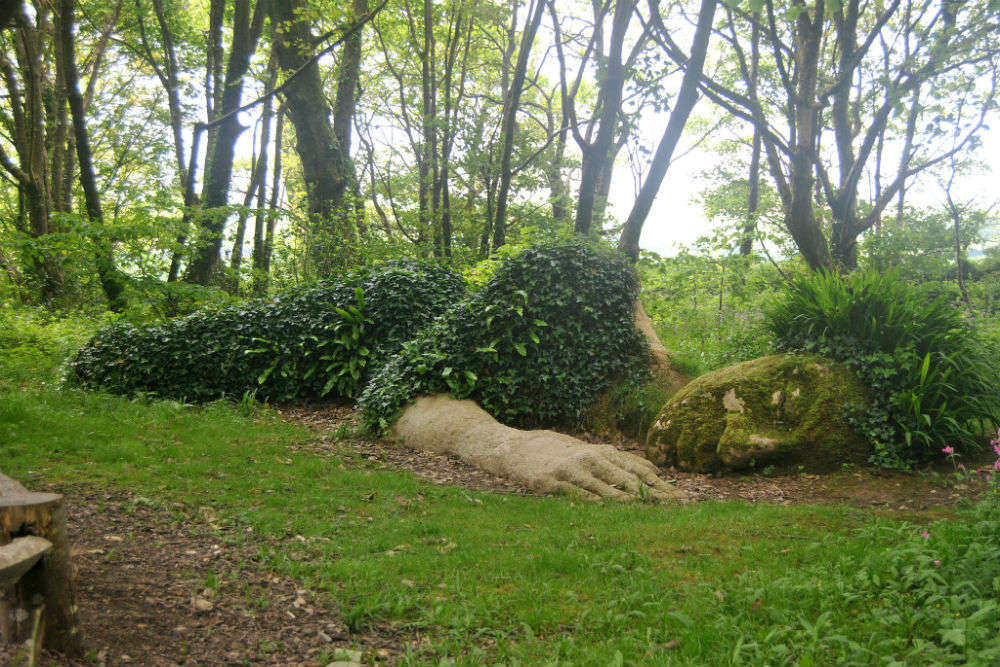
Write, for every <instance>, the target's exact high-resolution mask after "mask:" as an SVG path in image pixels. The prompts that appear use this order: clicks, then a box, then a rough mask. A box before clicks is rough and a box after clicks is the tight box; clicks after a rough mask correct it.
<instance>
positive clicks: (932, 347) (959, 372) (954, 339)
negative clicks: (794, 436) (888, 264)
mask: <svg viewBox="0 0 1000 667" xmlns="http://www.w3.org/2000/svg"><path fill="white" fill-rule="evenodd" d="M767 318H768V321H769V323H770V326H771V328H772V330H773V331H774V334H775V336H776V337H777V341H778V344H779V346H781V347H783V348H784V349H795V350H807V351H810V352H817V353H819V354H822V355H824V356H828V357H832V358H834V359H838V360H840V361H844V362H846V363H848V364H849V365H850V366H851V367H852V368H854V369H855V370H856V371H857V372H858V373H859V374H860V376H861V377H862V379H863V380H864V382H865V384H866V385H867V386H868V387H869V388H870V390H871V394H872V403H871V405H869V406H864V407H862V406H849V407H848V410H849V417H850V418H851V419H852V422H853V423H854V424H855V425H856V426H857V427H858V428H859V429H860V430H861V432H862V433H863V434H864V435H865V436H866V437H867V438H868V439H869V440H870V442H871V443H872V445H873V447H874V448H875V453H874V455H873V460H874V461H875V462H877V463H879V464H881V465H886V466H892V467H903V466H906V465H909V464H910V463H912V462H913V461H916V460H921V459H926V458H928V457H929V456H931V455H934V454H937V453H938V452H939V450H940V449H942V448H943V447H945V446H951V447H954V448H955V449H958V450H962V449H965V450H969V449H972V448H974V447H976V446H977V445H979V446H981V445H982V444H983V442H984V438H983V437H982V435H983V433H984V425H987V424H989V425H992V424H993V423H994V421H995V420H996V418H997V416H998V413H1000V386H998V384H997V381H996V378H997V373H996V363H995V361H994V360H992V359H991V358H990V355H989V354H988V353H987V349H986V346H985V345H984V342H983V340H982V337H981V336H980V335H979V332H978V331H977V329H976V327H974V326H973V324H972V323H970V322H969V320H968V319H967V318H966V317H965V316H963V314H962V312H961V311H960V310H959V309H958V308H957V307H956V305H955V304H954V302H953V300H952V299H950V298H949V297H948V295H947V294H941V295H936V294H934V293H933V291H932V290H930V289H928V288H923V287H916V286H914V285H912V284H911V283H909V282H907V281H905V280H903V279H902V278H900V277H899V276H898V275H897V274H895V273H892V272H889V273H878V272H876V271H858V272H856V273H853V274H849V275H846V276H845V275H840V274H835V273H811V274H809V275H806V276H803V277H800V278H797V279H795V280H794V281H793V282H792V284H791V285H790V287H789V289H788V290H787V291H785V292H784V293H783V294H782V296H780V297H779V298H778V299H777V300H776V301H775V302H774V303H773V304H772V305H771V307H770V308H769V310H768V312H767Z"/></svg>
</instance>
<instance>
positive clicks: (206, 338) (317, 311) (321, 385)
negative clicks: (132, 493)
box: [71, 262, 465, 401]
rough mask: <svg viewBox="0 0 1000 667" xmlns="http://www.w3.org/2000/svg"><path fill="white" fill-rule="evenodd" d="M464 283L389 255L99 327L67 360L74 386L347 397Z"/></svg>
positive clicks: (199, 395)
mask: <svg viewBox="0 0 1000 667" xmlns="http://www.w3.org/2000/svg"><path fill="white" fill-rule="evenodd" d="M464 293H465V283H464V281H463V280H462V278H461V276H459V275H458V274H457V273H455V272H454V271H452V270H451V269H448V268H445V267H441V266H437V265H431V264H420V263H416V262H391V263H387V264H384V265H382V266H380V267H378V268H376V269H373V270H365V271H360V272H355V273H352V274H349V275H347V276H345V277H344V278H342V279H341V280H339V281H328V282H320V283H316V284H315V285H312V286H310V287H307V288H304V289H300V290H295V291H291V292H286V293H284V294H281V295H279V296H277V297H275V298H274V299H272V300H268V301H251V302H248V303H246V304H242V305H239V306H231V307H227V308H222V309H219V310H214V311H200V312H197V313H194V314H192V315H188V316H186V317H182V318H177V319H175V320H170V321H167V322H164V323H162V324H157V325H153V326H143V327H138V326H134V325H131V324H117V325H114V326H111V327H108V328H107V329H104V330H103V331H101V332H99V333H98V334H97V335H96V336H95V337H94V338H93V340H91V341H90V342H89V343H88V344H87V345H86V346H84V347H83V348H82V349H81V350H80V352H79V354H78V355H77V357H76V359H75V360H74V361H73V362H72V365H71V367H72V370H73V372H74V374H75V376H76V377H77V378H78V379H79V380H80V382H81V383H82V384H83V386H85V387H88V388H92V389H101V390H104V391H109V392H112V393H120V394H130V395H131V394H136V393H144V394H151V395H155V396H163V397H174V398H183V399H185V400H190V401H204V400H212V399H216V398H222V397H235V398H239V397H241V396H243V395H244V394H246V393H247V392H252V393H254V394H255V395H256V396H257V397H258V398H260V399H268V400H291V399H296V398H317V397H321V396H331V397H334V396H341V397H351V396H354V395H355V394H356V393H357V391H358V390H359V389H360V388H361V387H362V386H364V382H365V381H366V380H367V378H368V377H369V375H370V373H371V370H372V369H373V367H374V366H375V365H376V364H377V363H379V362H380V360H382V359H384V358H385V357H387V356H388V355H389V354H390V353H391V352H393V351H395V349H398V347H399V346H400V345H401V344H402V343H403V341H405V340H407V339H409V338H411V337H412V336H413V335H414V334H415V333H416V331H417V330H418V329H420V328H421V327H422V326H424V325H425V324H427V323H428V322H430V321H431V320H432V319H433V318H434V317H435V316H437V315H438V314H440V313H441V312H442V311H444V310H445V308H447V307H448V306H449V305H451V304H452V303H454V302H455V301H457V300H460V299H461V298H462V296H463V295H464Z"/></svg>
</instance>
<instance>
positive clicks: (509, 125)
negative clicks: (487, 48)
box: [493, 0, 545, 248]
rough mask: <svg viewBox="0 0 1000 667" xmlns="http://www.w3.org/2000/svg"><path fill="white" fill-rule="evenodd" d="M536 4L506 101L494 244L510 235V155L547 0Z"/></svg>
mask: <svg viewBox="0 0 1000 667" xmlns="http://www.w3.org/2000/svg"><path fill="white" fill-rule="evenodd" d="M534 3H535V4H534V7H532V8H531V10H533V11H531V10H529V12H530V13H529V15H528V22H527V23H526V24H525V26H524V31H523V32H522V33H521V45H520V47H519V48H518V51H517V65H515V66H514V76H513V78H512V79H511V83H510V88H509V89H508V90H507V95H506V98H505V99H504V105H503V120H502V122H501V132H500V133H501V142H502V144H501V148H500V184H499V188H498V190H497V203H496V219H495V222H494V223H493V247H495V248H499V247H500V246H502V245H503V244H504V243H505V241H506V238H507V197H508V196H509V194H510V180H511V178H512V176H513V173H512V171H511V165H510V160H511V155H512V154H513V152H514V131H515V130H516V129H517V112H518V110H519V109H520V106H521V92H522V91H523V90H524V79H525V76H526V74H527V70H528V58H529V57H530V56H531V47H532V45H533V44H534V43H535V34H536V33H537V32H538V26H539V24H540V23H541V22H542V12H543V11H544V9H545V0H534Z"/></svg>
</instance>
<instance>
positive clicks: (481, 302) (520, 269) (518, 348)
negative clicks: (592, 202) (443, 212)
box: [359, 241, 648, 428]
mask: <svg viewBox="0 0 1000 667" xmlns="http://www.w3.org/2000/svg"><path fill="white" fill-rule="evenodd" d="M635 298H636V279H635V275H634V274H633V272H632V269H631V267H630V266H629V265H628V264H627V263H626V262H625V261H624V260H623V258H621V257H620V256H618V255H616V254H614V253H611V252H608V251H605V250H600V249H596V248H593V247H590V246H588V245H586V244H584V243H582V242H579V241H573V242H568V243H561V244H551V245H542V246H538V247H535V248H530V249H528V250H525V251H523V252H522V253H521V254H519V255H516V256H514V257H511V258H508V259H506V260H505V261H504V263H503V264H502V265H501V266H500V268H499V269H498V270H497V273H496V275H495V276H494V278H493V279H492V280H490V281H489V282H488V283H487V284H486V285H485V286H484V287H483V288H482V290H481V291H479V292H477V293H473V294H471V295H469V296H468V297H467V298H466V299H465V300H464V301H462V302H461V303H458V304H456V305H455V306H454V307H452V308H451V309H449V310H448V311H447V312H445V313H444V314H443V315H442V316H441V317H440V318H438V319H437V320H435V321H434V322H433V323H432V324H431V325H430V326H429V327H428V328H427V329H425V330H423V331H422V332H421V333H420V334H419V335H418V336H417V337H416V338H415V339H414V340H412V341H410V342H408V343H406V344H405V345H403V346H402V350H401V352H400V354H399V355H397V356H395V357H393V358H392V359H390V360H389V362H388V363H387V364H386V365H385V367H384V368H383V369H382V370H381V371H380V372H378V373H377V374H376V375H375V376H374V377H373V378H372V381H371V383H370V384H369V386H368V387H367V388H366V389H365V390H364V392H363V393H362V394H361V396H360V398H359V404H360V406H361V408H362V409H363V411H364V414H365V421H366V423H367V424H368V425H369V426H371V427H373V428H384V427H385V426H386V425H388V424H391V423H392V421H393V420H394V419H395V417H396V415H397V413H398V411H399V410H400V409H401V408H402V407H403V406H404V405H406V403H407V402H408V401H409V400H411V399H412V398H414V397H416V396H418V395H420V394H432V393H436V392H444V391H447V392H450V393H452V394H453V395H454V396H456V397H457V398H465V397H471V398H473V399H474V400H476V401H477V402H479V403H480V405H482V406H483V407H484V408H485V409H486V410H487V411H488V412H490V413H491V414H492V415H493V416H495V417H496V418H497V419H499V420H501V421H503V422H506V423H508V424H515V425H519V426H552V425H557V424H572V423H576V422H578V421H579V419H580V417H581V415H582V414H583V411H584V410H585V408H586V407H587V406H588V405H589V404H590V402H591V401H592V399H593V397H595V396H596V395H597V394H598V393H600V392H601V391H603V390H604V389H606V388H608V387H609V386H611V384H612V383H613V382H615V380H616V379H618V378H621V377H623V376H640V375H643V374H644V373H646V372H648V370H647V366H648V364H647V358H646V356H645V352H644V343H643V342H642V340H641V338H640V337H639V335H638V334H637V333H636V331H635V327H634V323H633V319H632V313H633V308H634V305H635Z"/></svg>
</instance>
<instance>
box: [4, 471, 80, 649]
mask: <svg viewBox="0 0 1000 667" xmlns="http://www.w3.org/2000/svg"><path fill="white" fill-rule="evenodd" d="M39 609H40V610H41V615H42V624H41V632H40V635H41V643H42V646H44V647H45V648H47V649H49V650H52V651H58V652H59V653H62V654H64V655H67V656H71V657H79V656H81V655H83V644H82V642H81V639H80V631H79V626H78V623H77V608H76V600H75V595H74V590H73V566H72V564H71V563H70V556H69V540H68V539H67V535H66V508H65V505H64V504H63V497H62V496H61V495H59V494H57V493H36V492H32V491H28V490H27V489H25V488H24V487H23V486H21V484H20V483H19V482H17V481H16V480H14V479H11V478H10V477H7V476H6V475H4V474H2V473H0V635H2V636H3V641H4V642H6V643H8V644H21V643H23V642H25V641H27V640H28V639H31V638H32V633H33V630H34V617H35V615H36V613H38V610H39Z"/></svg>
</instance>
